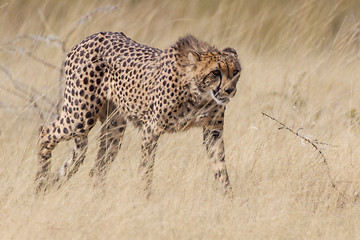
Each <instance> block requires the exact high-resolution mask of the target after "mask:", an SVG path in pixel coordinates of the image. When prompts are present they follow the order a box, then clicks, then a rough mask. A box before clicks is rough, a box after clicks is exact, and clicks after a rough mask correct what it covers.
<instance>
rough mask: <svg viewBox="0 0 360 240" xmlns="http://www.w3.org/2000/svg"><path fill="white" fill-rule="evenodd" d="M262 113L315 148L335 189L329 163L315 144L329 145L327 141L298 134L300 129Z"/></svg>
mask: <svg viewBox="0 0 360 240" xmlns="http://www.w3.org/2000/svg"><path fill="white" fill-rule="evenodd" d="M262 115H264V116H265V117H267V118H270V119H271V120H273V121H275V122H277V123H278V124H280V126H281V127H279V130H281V129H286V130H288V131H290V132H291V133H293V134H294V135H296V136H297V137H299V138H300V139H302V140H304V141H305V142H307V143H309V144H310V145H311V146H312V147H313V148H315V150H316V151H317V152H318V153H319V155H320V157H321V158H322V159H323V163H325V166H326V169H327V175H328V177H329V179H330V182H331V186H332V187H333V188H335V189H336V190H338V189H337V187H336V185H335V182H334V180H333V178H332V177H331V174H330V168H329V164H328V162H327V159H326V158H325V156H324V153H323V152H322V151H321V149H320V148H319V147H318V146H317V145H318V144H322V145H329V144H327V143H324V142H319V141H318V140H311V139H309V138H307V137H305V136H303V135H301V134H300V130H301V128H300V129H298V130H297V131H294V130H293V129H292V128H289V127H288V126H286V125H285V124H284V123H282V122H280V121H279V120H277V119H275V118H274V117H272V116H270V115H268V114H266V113H264V112H262Z"/></svg>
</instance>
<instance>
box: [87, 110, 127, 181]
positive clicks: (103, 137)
mask: <svg viewBox="0 0 360 240" xmlns="http://www.w3.org/2000/svg"><path fill="white" fill-rule="evenodd" d="M99 120H100V121H101V122H102V123H103V125H102V127H101V133H100V138H99V150H98V154H97V158H96V161H95V165H94V166H93V168H92V169H91V171H90V174H89V175H90V176H91V177H93V176H94V175H96V176H97V179H96V182H95V185H102V184H103V182H104V179H105V175H106V173H107V171H108V169H109V167H110V164H111V163H112V162H113V161H114V159H115V157H116V155H117V153H118V151H119V149H120V148H121V144H122V140H123V136H124V133H125V130H126V119H125V117H124V116H123V115H121V114H119V113H118V112H117V110H116V107H115V105H114V104H113V103H109V104H108V106H107V109H106V111H105V112H103V113H102V114H100V118H99Z"/></svg>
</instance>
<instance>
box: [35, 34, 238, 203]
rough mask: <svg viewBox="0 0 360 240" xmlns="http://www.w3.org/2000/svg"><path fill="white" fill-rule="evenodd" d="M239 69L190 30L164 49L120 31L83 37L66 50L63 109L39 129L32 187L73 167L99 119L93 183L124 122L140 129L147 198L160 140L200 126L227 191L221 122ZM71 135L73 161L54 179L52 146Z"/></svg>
mask: <svg viewBox="0 0 360 240" xmlns="http://www.w3.org/2000/svg"><path fill="white" fill-rule="evenodd" d="M240 71H241V68H240V63H239V60H238V56H237V53H236V51H235V50H234V49H232V48H225V49H224V50H222V51H220V50H218V49H216V48H215V47H213V46H211V45H210V44H208V43H206V42H202V41H199V40H197V39H196V38H195V37H193V36H191V35H188V36H185V37H183V38H180V39H179V40H178V42H176V43H175V44H174V45H172V46H170V47H169V48H167V49H165V50H160V49H157V48H153V47H149V46H146V45H142V44H139V43H137V42H135V41H133V40H131V39H130V38H128V37H126V36H125V34H123V33H112V32H101V33H97V34H94V35H91V36H89V37H87V38H86V39H85V40H83V41H82V42H81V43H79V44H78V45H76V46H75V47H73V48H72V50H71V51H70V52H69V54H67V58H66V61H65V75H66V85H65V93H64V103H63V107H62V111H61V113H60V115H59V117H58V118H57V119H56V120H55V121H54V122H52V123H51V124H49V125H47V126H44V127H43V128H42V129H41V131H40V136H39V139H38V156H39V157H38V159H39V170H38V172H37V175H36V182H37V191H38V192H40V191H44V190H46V189H48V188H49V187H50V186H51V184H50V182H54V181H56V180H58V179H60V178H61V177H65V178H70V177H71V176H72V175H73V174H74V173H75V172H77V171H78V168H79V166H80V165H81V163H82V162H83V161H84V158H85V154H86V150H87V142H88V140H87V135H88V133H89V131H90V130H91V129H92V127H93V126H94V125H95V124H96V122H97V121H98V120H100V122H101V123H102V127H101V134H100V138H99V139H100V143H99V145H100V148H99V151H98V154H97V159H96V163H95V166H94V167H93V168H92V170H91V172H90V175H91V176H94V175H96V176H98V179H99V181H100V182H101V181H102V179H103V178H104V176H105V173H106V171H107V170H108V168H109V165H110V163H111V162H112V161H113V160H114V158H115V156H116V154H117V152H118V150H119V148H120V146H121V143H122V139H123V135H124V132H125V129H126V126H127V123H128V122H132V123H134V125H135V126H137V127H138V128H139V129H140V130H141V132H142V144H141V153H142V156H141V161H140V166H139V173H140V176H141V179H142V183H143V189H144V190H145V192H146V195H147V196H149V194H150V187H151V182H152V175H153V166H154V158H155V150H156V146H157V141H158V139H159V137H160V136H161V135H162V134H164V133H171V132H179V131H184V130H186V129H189V128H191V127H202V128H203V137H204V144H205V146H206V150H207V152H208V155H209V158H210V160H211V163H212V165H213V169H214V174H215V179H216V180H217V181H219V182H220V183H221V185H222V186H223V189H224V191H225V192H226V193H227V192H231V187H230V182H229V177H228V173H227V170H226V166H225V152H224V141H223V125H224V114H225V109H226V103H228V101H229V100H230V98H232V97H234V95H235V93H236V83H237V81H238V79H239V77H240ZM70 139H74V140H75V148H74V150H73V156H72V158H71V159H70V160H69V161H67V162H66V163H65V164H64V165H63V167H62V168H61V169H59V171H58V173H57V174H56V177H50V173H49V167H50V158H51V151H52V150H53V149H54V148H55V147H56V145H57V144H58V143H59V142H61V141H65V140H70Z"/></svg>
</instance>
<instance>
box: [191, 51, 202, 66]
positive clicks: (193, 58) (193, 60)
mask: <svg viewBox="0 0 360 240" xmlns="http://www.w3.org/2000/svg"><path fill="white" fill-rule="evenodd" d="M188 60H189V62H190V64H191V65H194V66H196V64H197V63H198V62H199V61H200V55H199V54H198V53H196V52H189V54H188Z"/></svg>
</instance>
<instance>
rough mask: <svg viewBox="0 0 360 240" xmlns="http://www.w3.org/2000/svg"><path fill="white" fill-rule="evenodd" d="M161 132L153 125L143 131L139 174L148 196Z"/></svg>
mask: <svg viewBox="0 0 360 240" xmlns="http://www.w3.org/2000/svg"><path fill="white" fill-rule="evenodd" d="M159 136H160V134H159V133H156V131H154V130H153V129H151V127H144V129H143V131H142V144H141V161H140V166H139V175H140V178H141V184H142V187H143V190H144V192H145V196H146V198H149V197H150V195H151V185H152V178H153V171H154V169H153V168H154V162H155V151H156V147H157V142H158V139H159Z"/></svg>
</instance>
